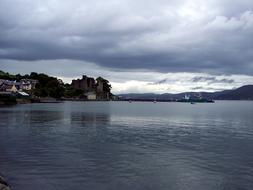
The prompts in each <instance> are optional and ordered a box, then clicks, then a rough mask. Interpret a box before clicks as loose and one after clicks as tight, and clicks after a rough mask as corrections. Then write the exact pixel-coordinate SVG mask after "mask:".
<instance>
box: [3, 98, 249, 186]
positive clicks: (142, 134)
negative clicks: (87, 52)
mask: <svg viewBox="0 0 253 190" xmlns="http://www.w3.org/2000/svg"><path fill="white" fill-rule="evenodd" d="M0 172H1V173H3V174H4V176H5V177H6V178H7V179H8V181H9V183H10V184H11V185H12V188H13V189H14V190H23V189H26V190H34V189H36V190H45V189H46V190H57V189H59V190H65V189H66V190H67V189H76V190H79V189H80V190H83V189H96V190H113V189H115V190H116V189H117V190H118V189H120V190H137V189H138V190H139V189H140V190H148V189H152V190H154V189H157V190H160V189H161V190H168V189H170V190H174V189H175V190H178V189H180V190H184V189H185V190H186V189H187V190H196V189H201V190H209V189H210V190H211V189H212V190H221V189H222V190H223V189H228V190H233V189H249V190H250V189H253V102H250V101H248V102H247V101H218V102H216V103H215V104H196V105H191V104H187V103H156V104H154V103H150V102H148V103H145V102H136V103H135V102H133V103H131V104H130V103H128V102H65V103H60V104H26V105H17V106H13V107H1V108H0Z"/></svg>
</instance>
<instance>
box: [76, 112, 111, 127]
mask: <svg viewBox="0 0 253 190" xmlns="http://www.w3.org/2000/svg"><path fill="white" fill-rule="evenodd" d="M109 122H110V116H109V115H108V114H105V113H87V112H72V113H71V124H72V125H82V126H95V125H106V124H108V123H109Z"/></svg>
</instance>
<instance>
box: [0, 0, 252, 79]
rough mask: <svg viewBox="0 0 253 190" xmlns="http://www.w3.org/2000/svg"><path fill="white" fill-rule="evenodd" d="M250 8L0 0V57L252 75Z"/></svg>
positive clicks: (160, 2)
mask: <svg viewBox="0 0 253 190" xmlns="http://www.w3.org/2000/svg"><path fill="white" fill-rule="evenodd" d="M201 7H205V9H203V10H202V9H201ZM188 9H190V11H187V10H188ZM252 10H253V2H252V1H249V0H245V1H243V3H242V2H241V1H233V2H231V1H228V0H224V1H222V2H221V1H218V0H215V1H205V2H203V1H202V2H201V1H196V2H195V1H193V2H190V1H186V0H180V1H173V0H172V1H170V3H168V1H165V0H158V1H144V0H140V1H138V2H136V1H133V0H121V1H116V0H109V1H101V0H98V1H96V2H94V1H90V0H86V1H81V0H74V1H59V0H56V1H49V0H45V1H43V3H41V2H40V1H38V0H33V1H32V0H25V1H18V0H13V1H11V2H10V1H8V0H0V59H2V60H3V59H10V60H18V61H19V60H24V61H31V62H33V61H36V60H62V59H69V60H80V61H82V62H92V63H96V64H97V65H100V66H102V67H107V68H112V69H120V70H128V69H134V70H136V69H146V70H152V71H157V72H205V73H216V74H248V75H253V69H252V68H253V62H252V60H253V53H252V52H253V38H252V33H253V12H252ZM188 14H189V15H188ZM0 66H1V61H0ZM67 67H68V66H67V65H66V68H67ZM209 82H211V81H209ZM215 82H224V83H229V82H231V83H232V82H233V81H215Z"/></svg>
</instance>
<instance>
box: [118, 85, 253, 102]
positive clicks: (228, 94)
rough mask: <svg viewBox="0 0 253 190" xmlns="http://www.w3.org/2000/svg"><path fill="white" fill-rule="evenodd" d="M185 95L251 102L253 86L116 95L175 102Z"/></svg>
mask: <svg viewBox="0 0 253 190" xmlns="http://www.w3.org/2000/svg"><path fill="white" fill-rule="evenodd" d="M185 94H187V95H190V96H191V97H198V96H199V95H201V97H203V98H206V99H214V100H253V85H244V86H241V87H239V88H236V89H232V90H223V91H217V92H182V93H176V94H173V93H163V94H155V93H128V94H118V96H120V97H121V98H123V99H140V100H144V99H146V100H148V99H157V100H176V99H182V98H184V96H185Z"/></svg>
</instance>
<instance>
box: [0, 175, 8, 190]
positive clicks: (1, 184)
mask: <svg viewBox="0 0 253 190" xmlns="http://www.w3.org/2000/svg"><path fill="white" fill-rule="evenodd" d="M0 190H11V188H10V186H9V185H8V183H7V182H6V181H5V180H4V178H3V177H1V176H0Z"/></svg>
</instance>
